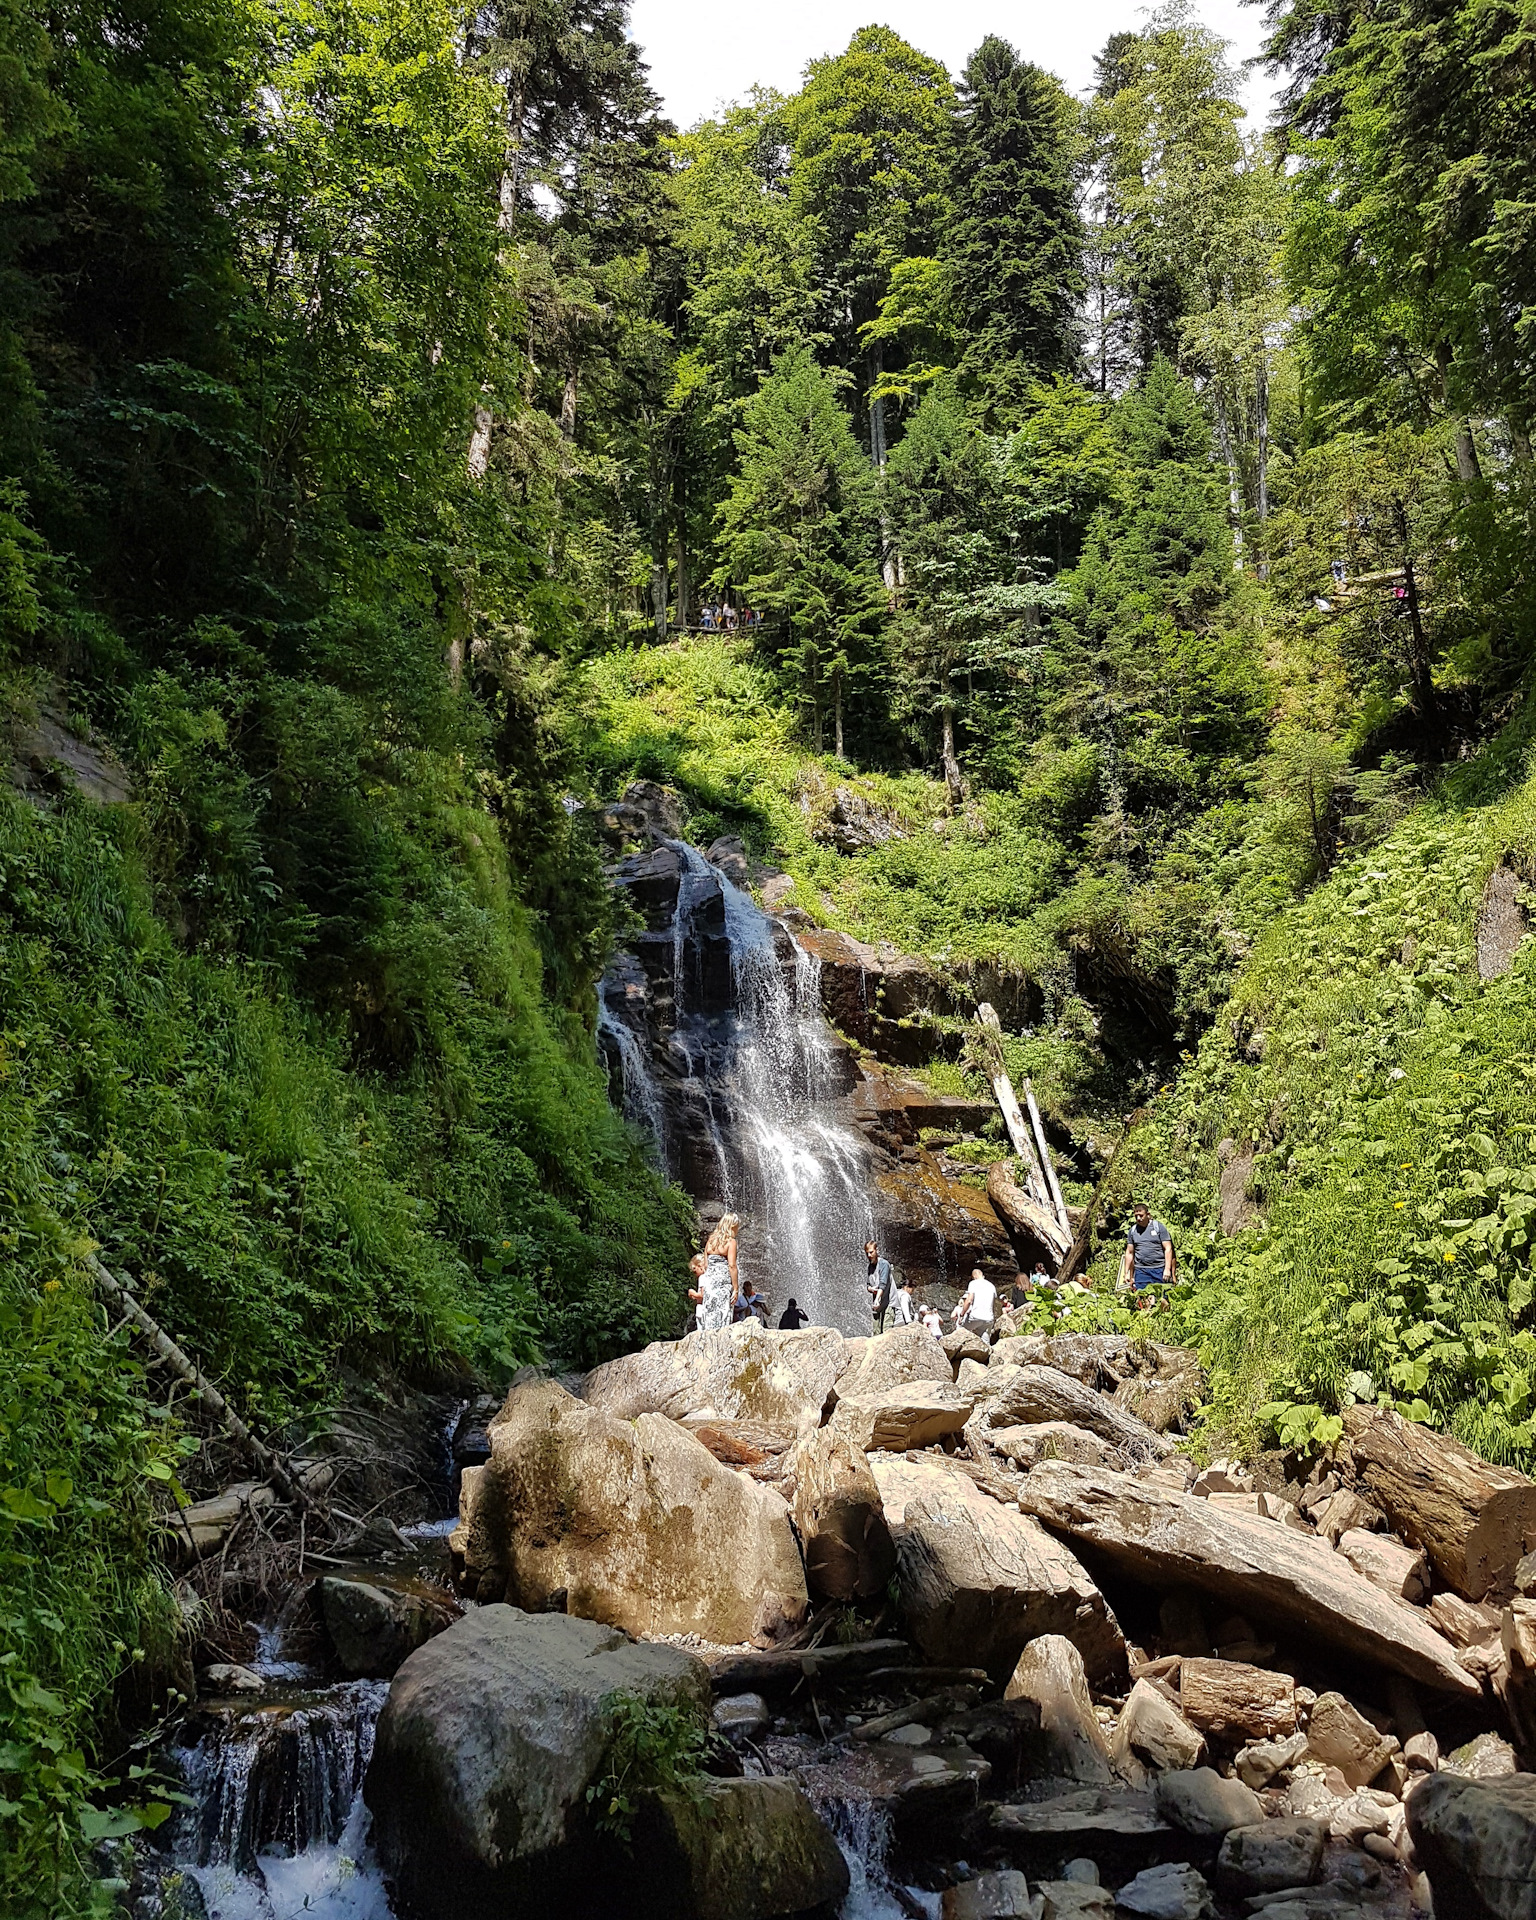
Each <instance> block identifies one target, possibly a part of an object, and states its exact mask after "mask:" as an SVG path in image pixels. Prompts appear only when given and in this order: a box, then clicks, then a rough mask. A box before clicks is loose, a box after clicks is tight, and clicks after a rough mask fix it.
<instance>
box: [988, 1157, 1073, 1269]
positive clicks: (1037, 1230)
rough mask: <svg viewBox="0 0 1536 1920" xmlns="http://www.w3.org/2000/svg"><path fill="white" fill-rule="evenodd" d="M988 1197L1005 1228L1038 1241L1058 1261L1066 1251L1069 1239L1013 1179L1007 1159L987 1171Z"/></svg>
mask: <svg viewBox="0 0 1536 1920" xmlns="http://www.w3.org/2000/svg"><path fill="white" fill-rule="evenodd" d="M987 1198H988V1199H989V1200H990V1201H991V1202H992V1207H993V1211H994V1212H995V1213H996V1214H997V1215H998V1216H999V1218H1000V1219H1001V1220H1002V1221H1003V1223H1004V1225H1005V1226H1010V1227H1013V1228H1015V1229H1016V1230H1017V1231H1018V1232H1019V1233H1026V1234H1028V1235H1029V1237H1030V1238H1031V1239H1032V1240H1038V1241H1039V1242H1040V1244H1041V1245H1042V1246H1043V1247H1045V1248H1047V1249H1048V1250H1049V1251H1050V1252H1051V1253H1053V1254H1055V1255H1056V1257H1057V1258H1058V1259H1060V1258H1061V1256H1062V1255H1063V1254H1064V1253H1065V1252H1066V1251H1067V1247H1068V1244H1069V1239H1070V1236H1069V1235H1068V1234H1067V1233H1066V1232H1065V1231H1064V1229H1063V1228H1062V1226H1061V1224H1060V1222H1059V1221H1058V1220H1056V1219H1055V1218H1054V1217H1053V1216H1052V1214H1051V1213H1050V1211H1049V1209H1047V1208H1045V1207H1043V1206H1041V1205H1040V1203H1039V1202H1038V1201H1037V1200H1034V1199H1032V1198H1031V1197H1030V1196H1029V1194H1027V1193H1026V1192H1025V1191H1024V1189H1023V1188H1022V1187H1021V1186H1020V1185H1019V1183H1018V1182H1017V1181H1016V1180H1015V1179H1014V1178H1013V1176H1012V1174H1011V1173H1010V1172H1009V1171H1008V1162H1007V1161H1006V1160H994V1161H993V1163H992V1165H991V1166H990V1167H989V1168H988V1169H987Z"/></svg>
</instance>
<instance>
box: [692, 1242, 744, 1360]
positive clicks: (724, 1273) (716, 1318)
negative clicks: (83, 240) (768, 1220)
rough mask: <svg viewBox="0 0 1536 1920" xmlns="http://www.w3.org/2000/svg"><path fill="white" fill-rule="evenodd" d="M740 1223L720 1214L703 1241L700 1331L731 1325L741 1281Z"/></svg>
mask: <svg viewBox="0 0 1536 1920" xmlns="http://www.w3.org/2000/svg"><path fill="white" fill-rule="evenodd" d="M740 1230H741V1222H740V1221H739V1220H738V1219H737V1218H736V1215H735V1214H734V1213H723V1214H721V1216H720V1223H719V1225H718V1226H717V1227H716V1228H715V1230H714V1232H713V1233H712V1234H711V1235H710V1236H709V1238H708V1239H707V1240H706V1241H705V1242H704V1273H703V1277H702V1278H701V1279H700V1281H699V1292H700V1295H701V1296H702V1297H701V1299H700V1301H699V1332H700V1333H713V1332H714V1331H715V1330H716V1329H717V1328H719V1327H728V1326H729V1325H730V1324H731V1313H732V1310H733V1309H734V1307H735V1305H736V1295H737V1293H738V1292H739V1291H740V1288H741V1282H740V1279H739V1278H738V1276H737V1272H736V1236H737V1234H738V1233H739V1232H740Z"/></svg>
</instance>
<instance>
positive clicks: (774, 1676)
mask: <svg viewBox="0 0 1536 1920" xmlns="http://www.w3.org/2000/svg"><path fill="white" fill-rule="evenodd" d="M911 1655H912V1649H911V1647H910V1646H909V1645H908V1644H907V1642H906V1641H905V1640H858V1641H855V1642H854V1644H853V1645H852V1646H848V1647H806V1648H804V1649H801V1650H798V1651H791V1652H788V1653H785V1652H782V1651H780V1650H778V1649H774V1648H770V1649H769V1651H768V1652H766V1653H728V1654H727V1655H726V1656H725V1658H724V1659H723V1660H717V1661H716V1662H715V1664H714V1665H713V1666H712V1667H711V1668H710V1672H709V1677H710V1681H711V1684H712V1685H713V1686H714V1689H715V1692H716V1693H758V1692H760V1691H761V1690H762V1689H763V1688H764V1687H792V1686H794V1685H795V1684H796V1683H797V1682H798V1681H801V1680H842V1679H852V1678H854V1677H855V1676H857V1675H861V1674H864V1673H867V1672H868V1671H869V1670H870V1669H871V1668H873V1667H879V1666H889V1665H890V1663H891V1662H892V1661H893V1660H899V1659H903V1658H906V1659H910V1658H911Z"/></svg>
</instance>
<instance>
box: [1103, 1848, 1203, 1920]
mask: <svg viewBox="0 0 1536 1920" xmlns="http://www.w3.org/2000/svg"><path fill="white" fill-rule="evenodd" d="M1115 1906H1116V1908H1117V1909H1118V1911H1120V1912H1121V1913H1139V1914H1144V1915H1146V1916H1147V1920H1208V1916H1209V1915H1211V1914H1213V1913H1214V1912H1215V1910H1216V1909H1215V1903H1214V1901H1213V1900H1212V1898H1211V1890H1210V1888H1209V1886H1207V1884H1206V1881H1205V1877H1204V1875H1203V1874H1200V1873H1197V1872H1196V1871H1195V1869H1194V1868H1193V1867H1191V1866H1188V1865H1185V1864H1183V1863H1180V1862H1173V1861H1169V1862H1165V1863H1164V1864H1163V1865H1162V1866H1157V1867H1144V1868H1143V1869H1142V1871H1141V1872H1140V1873H1138V1874H1137V1876H1136V1878H1135V1879H1134V1880H1132V1881H1130V1882H1128V1883H1127V1885H1125V1886H1123V1887H1122V1888H1121V1889H1120V1891H1119V1892H1118V1893H1117V1894H1116V1895H1115Z"/></svg>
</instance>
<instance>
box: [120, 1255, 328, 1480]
mask: <svg viewBox="0 0 1536 1920" xmlns="http://www.w3.org/2000/svg"><path fill="white" fill-rule="evenodd" d="M86 1265H87V1267H88V1268H89V1269H90V1274H91V1279H92V1281H93V1282H94V1284H95V1287H96V1291H97V1292H98V1293H99V1294H100V1295H101V1297H102V1299H103V1300H105V1301H106V1303H107V1305H108V1306H109V1307H111V1309H112V1310H113V1312H114V1313H120V1314H123V1315H125V1316H126V1317H127V1318H128V1319H129V1320H131V1321H132V1322H133V1324H134V1325H135V1326H136V1327H137V1328H138V1330H139V1332H140V1333H142V1334H143V1335H144V1336H145V1338H146V1339H147V1340H148V1341H149V1344H150V1346H151V1347H153V1349H154V1350H155V1353H156V1354H157V1355H158V1357H159V1358H160V1359H161V1360H163V1361H164V1362H165V1364H166V1365H167V1366H168V1367H169V1368H170V1369H171V1371H172V1372H173V1373H174V1374H176V1375H177V1377H178V1378H179V1379H181V1380H184V1381H185V1382H186V1384H187V1385H188V1386H189V1387H191V1389H192V1390H193V1392H194V1393H196V1395H197V1396H198V1398H199V1399H200V1400H201V1401H202V1403H203V1405H204V1406H205V1407H206V1408H207V1409H208V1411H209V1412H210V1413H211V1414H212V1415H213V1417H214V1419H215V1420H217V1421H218V1423H219V1425H220V1426H221V1427H223V1429H224V1431H225V1432H226V1433H227V1434H228V1435H229V1437H230V1439H231V1440H233V1441H234V1442H235V1444H236V1445H237V1446H238V1447H239V1448H240V1449H241V1450H242V1452H244V1453H245V1455H246V1456H247V1458H248V1459H250V1460H251V1461H252V1463H253V1464H254V1465H255V1467H256V1469H257V1471H258V1472H259V1473H260V1474H261V1477H262V1478H263V1479H264V1480H270V1481H271V1483H272V1485H273V1486H274V1487H276V1488H277V1490H278V1492H279V1493H280V1494H282V1496H283V1498H284V1499H285V1500H287V1501H288V1502H289V1503H290V1504H291V1505H293V1506H295V1507H297V1508H298V1509H299V1510H300V1511H301V1512H304V1513H308V1512H312V1511H313V1509H314V1502H313V1501H312V1500H311V1499H310V1497H309V1495H308V1494H307V1493H305V1491H304V1489H303V1487H301V1486H300V1485H299V1482H298V1480H297V1478H296V1477H295V1475H294V1473H293V1472H292V1470H291V1468H290V1466H289V1464H288V1462H287V1461H286V1460H284V1459H282V1458H281V1457H280V1456H279V1455H277V1454H275V1453H274V1452H273V1451H272V1449H271V1448H270V1447H268V1446H266V1445H264V1444H263V1443H262V1442H261V1441H260V1440H258V1439H257V1438H256V1436H255V1434H254V1433H252V1432H251V1430H250V1428H249V1427H248V1426H247V1425H246V1424H245V1422H244V1421H243V1420H242V1419H241V1418H240V1416H239V1414H238V1413H236V1412H235V1410H234V1408H233V1407H232V1406H231V1405H230V1404H229V1402H228V1401H227V1400H226V1399H225V1398H224V1396H223V1394H222V1393H220V1392H219V1390H218V1388H217V1387H216V1386H214V1384H213V1383H212V1381H211V1380H208V1379H206V1378H205V1377H204V1376H203V1374H202V1372H201V1371H200V1369H199V1368H198V1366H197V1364H196V1362H195V1361H193V1360H192V1359H191V1358H190V1356H189V1355H188V1354H187V1353H186V1352H184V1351H183V1349H182V1348H180V1347H178V1346H177V1344H176V1342H175V1341H174V1340H173V1339H172V1338H171V1336H170V1335H169V1334H168V1333H167V1332H166V1331H165V1329H164V1328H163V1327H162V1326H161V1325H160V1323H159V1321H158V1320H155V1319H154V1318H152V1317H151V1315H149V1314H148V1313H146V1312H145V1311H144V1309H143V1307H141V1306H140V1305H139V1303H138V1301H137V1300H136V1299H135V1298H134V1296H133V1295H132V1294H131V1293H130V1292H129V1291H128V1289H127V1287H125V1286H124V1285H123V1283H122V1281H121V1280H119V1279H117V1277H116V1276H115V1275H114V1274H111V1273H109V1272H108V1271H107V1268H106V1267H105V1266H104V1265H103V1264H102V1262H101V1261H100V1260H98V1259H97V1258H96V1256H95V1254H94V1253H93V1254H89V1255H87V1257H86Z"/></svg>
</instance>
